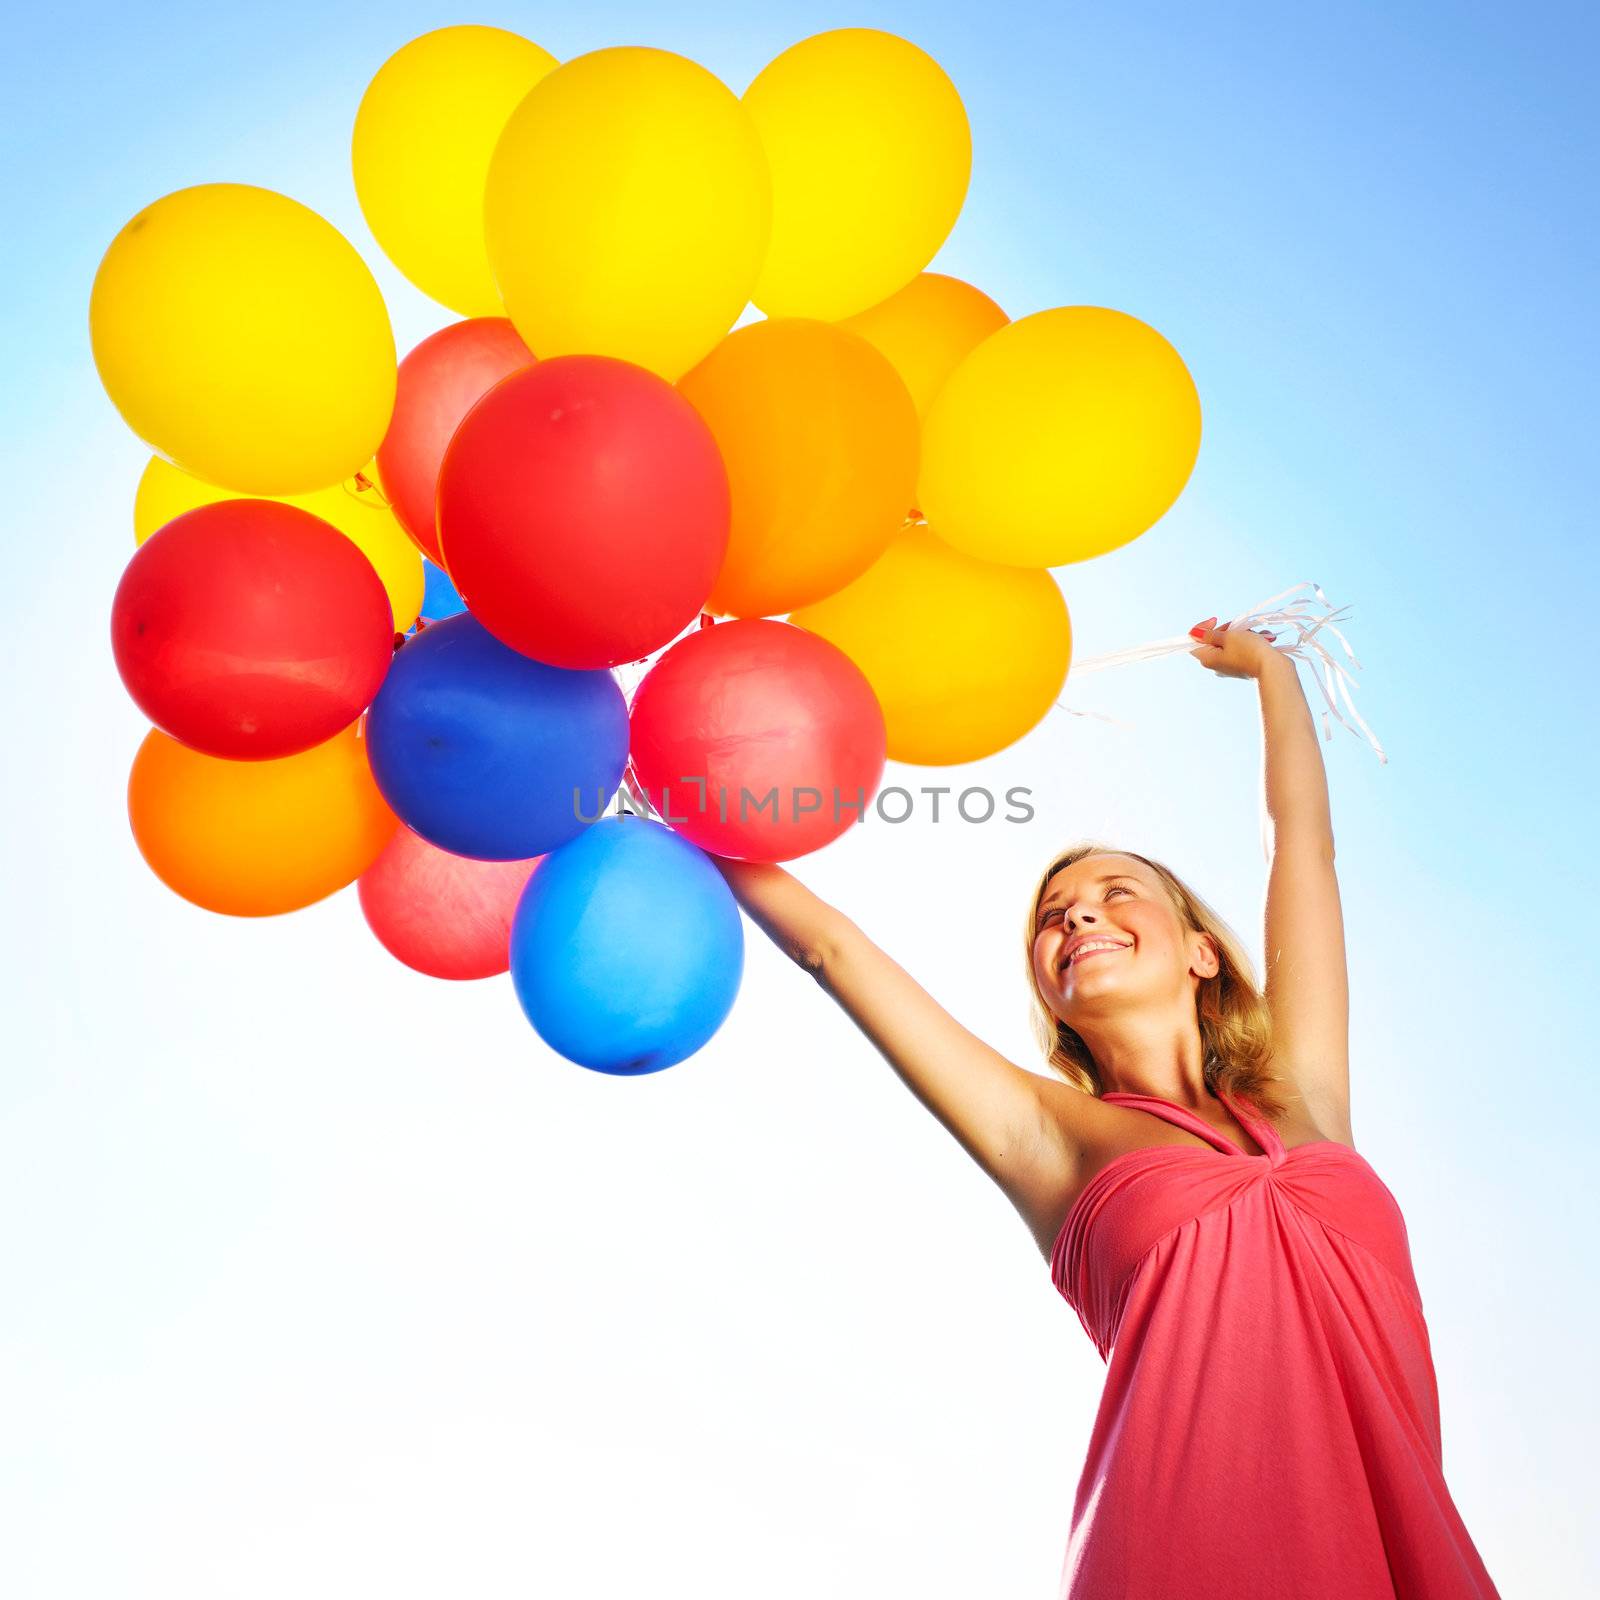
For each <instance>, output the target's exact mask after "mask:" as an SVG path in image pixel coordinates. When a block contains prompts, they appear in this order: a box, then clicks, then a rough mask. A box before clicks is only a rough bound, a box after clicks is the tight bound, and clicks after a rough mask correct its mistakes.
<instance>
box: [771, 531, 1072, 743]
mask: <svg viewBox="0 0 1600 1600" xmlns="http://www.w3.org/2000/svg"><path fill="white" fill-rule="evenodd" d="M789 621H790V622H792V623H794V624H796V625H797V626H798V627H802V628H805V629H807V630H809V631H810V632H812V633H816V634H820V635H821V636H822V637H823V638H824V639H826V640H828V641H829V643H830V644H833V645H836V646H837V647H838V648H839V649H840V650H842V651H843V652H844V653H845V654H846V655H847V656H849V657H850V659H851V660H852V661H853V662H855V664H856V665H857V666H858V667H860V669H861V671H862V673H863V674H864V675H865V677H866V679H867V681H868V682H869V683H870V684H871V685H872V692H873V693H874V694H875V695H876V696H877V697H878V704H879V705H880V706H882V707H883V720H884V723H885V725H886V727H887V729H888V735H889V744H888V753H889V755H890V757H891V758H892V759H893V760H895V761H910V762H915V763H918V764H920V765H923V766H952V765H954V764H956V763H957V762H962V761H977V760H980V759H981V758H982V757H984V756H989V755H993V754H994V753H995V752H996V751H997V750H1003V749H1005V748H1006V746H1007V745H1010V744H1014V743H1015V742H1016V741H1017V740H1018V739H1020V738H1021V737H1022V736H1023V734H1025V733H1026V732H1027V731H1028V730H1029V729H1030V728H1032V727H1034V726H1035V724H1037V723H1038V722H1039V720H1040V719H1041V718H1042V717H1043V716H1044V715H1045V713H1046V712H1047V711H1049V709H1050V707H1051V706H1052V705H1053V704H1054V702H1055V699H1056V696H1057V695H1058V694H1060V692H1061V685H1062V684H1063V682H1064V681H1065V680H1066V676H1067V668H1068V666H1069V664H1070V663H1071V660H1072V623H1071V620H1070V618H1069V617H1068V614H1067V605H1066V601H1065V600H1063V599H1062V597H1061V591H1060V589H1059V588H1057V586H1056V581H1055V579H1054V578H1053V577H1052V576H1051V575H1050V574H1049V573H1048V572H1044V571H1039V570H1032V571H1030V570H1025V569H1024V568H1021V567H1008V566H1001V565H999V564H998V563H996V562H993V561H979V560H976V559H975V558H974V557H972V556H969V555H963V554H962V553H961V552H960V551H959V550H953V549H951V547H950V546H949V545H948V544H946V543H945V542H944V541H943V540H942V539H940V538H939V537H937V535H935V534H934V533H933V532H932V531H931V530H930V529H929V528H928V527H926V526H924V525H923V524H920V523H913V524H911V525H909V526H907V527H906V528H904V529H903V530H902V531H901V532H900V533H899V534H897V535H896V536H895V538H894V540H893V541H892V542H891V544H890V545H889V548H888V549H887V550H886V551H885V552H884V553H883V555H882V556H881V557H880V558H879V560H878V561H877V562H876V563H874V565H873V566H872V567H871V569H870V570H869V571H867V572H865V573H864V574H863V575H862V576H861V577H859V578H857V579H856V581H855V582H854V583H852V584H850V585H849V587H848V588H845V589H841V590H840V591H839V592H838V593H837V594H834V595H830V596H829V597H828V598H827V599H826V600H823V601H821V602H820V603H819V604H817V605H814V606H806V607H804V608H803V609H801V610H799V611H795V612H794V613H792V614H791V615H790V617H789Z"/></svg>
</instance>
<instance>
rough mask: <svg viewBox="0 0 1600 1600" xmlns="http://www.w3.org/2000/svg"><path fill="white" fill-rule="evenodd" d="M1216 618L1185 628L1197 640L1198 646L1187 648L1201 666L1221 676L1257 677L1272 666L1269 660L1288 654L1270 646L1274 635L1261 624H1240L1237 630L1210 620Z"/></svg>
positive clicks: (1275, 636) (1282, 657)
mask: <svg viewBox="0 0 1600 1600" xmlns="http://www.w3.org/2000/svg"><path fill="white" fill-rule="evenodd" d="M1216 620H1217V619H1216V618H1215V617H1211V618H1209V619H1208V621H1206V622H1197V623H1196V624H1195V625H1194V627H1192V628H1191V629H1190V630H1189V632H1190V633H1191V634H1193V635H1194V637H1195V638H1197V639H1199V640H1201V644H1200V647H1199V648H1198V649H1196V650H1191V651H1190V652H1189V654H1190V655H1192V656H1193V657H1194V658H1195V660H1196V661H1198V662H1199V663H1200V665H1201V666H1202V667H1209V668H1210V669H1211V670H1212V671H1213V672H1215V673H1216V674H1218V676H1220V677H1223V678H1259V677H1260V676H1261V674H1262V673H1263V672H1266V671H1269V670H1272V669H1273V664H1274V663H1275V662H1279V661H1288V660H1289V659H1290V658H1289V657H1288V656H1286V655H1284V654H1283V653H1282V652H1281V651H1278V650H1275V649H1273V647H1272V641H1273V640H1274V639H1276V638H1277V635H1276V634H1275V633H1268V632H1267V631H1266V629H1264V628H1241V629H1239V630H1238V631H1237V632H1235V631H1233V630H1232V629H1230V627H1229V625H1228V624H1227V623H1226V622H1224V623H1223V624H1222V626H1221V627H1220V628H1216V627H1212V626H1211V625H1210V624H1211V623H1214V622H1215V621H1216Z"/></svg>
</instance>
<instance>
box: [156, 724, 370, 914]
mask: <svg viewBox="0 0 1600 1600" xmlns="http://www.w3.org/2000/svg"><path fill="white" fill-rule="evenodd" d="M361 728H362V724H361V722H360V720H359V719H358V720H357V721H355V722H353V723H351V724H350V726H349V727H348V728H346V729H345V730H344V732H343V733H340V734H337V735H335V736H334V737H333V738H332V739H329V740H328V741H327V742H326V743H324V744H319V745H313V746H312V747H311V749H309V750H302V751H301V752H300V754H299V755H293V756H283V757H281V758H280V759H278V760H274V761H225V760H223V759H222V758H220V757H218V756H207V755H202V754H201V753H200V752H199V751H198V750H191V749H189V748H188V747H187V746H186V745H181V744H179V743H178V741H177V740H176V739H170V738H168V737H167V735H166V734H164V733H162V732H160V730H159V729H155V728H152V729H151V730H150V732H149V733H148V734H147V735H146V736H145V741H144V743H143V744H142V745H140V746H139V753H138V754H137V755H136V756H135V757H134V758H133V771H132V772H131V773H130V774H129V776H128V820H129V821H130V822H131V823H132V824H133V837H134V841H135V843H137V845H138V846H139V851H140V853H141V854H142V855H143V856H144V858H145V861H146V862H147V863H148V864H149V866H150V869H151V871H152V872H154V873H155V875H156V876H157V877H158V878H160V879H161V881H162V882H163V883H164V884H166V886H167V887H168V888H169V889H171V890H173V891H174V892H175V893H177V894H181V895H182V896H183V898H184V899H185V900H191V901H193V902H194V904H195V905H197V906H203V907H205V909H206V910H207V911H221V912H224V913H226V914H227V915H228V916H233V917H271V916H277V915H278V914H279V913H281V912H284V911H298V910H299V909H300V908H301V907H302V906H309V905H311V904H313V903H314V902H315V901H318V900H321V899H323V898H325V897H326V896H327V895H330V894H332V893H333V892H334V890H336V889H342V888H343V887H344V886H345V885H346V884H347V883H354V882H355V880H356V879H357V878H359V877H360V876H361V874H362V873H363V872H365V871H366V870H367V868H368V867H370V866H371V865H372V863H373V862H374V861H375V860H377V858H378V854H379V852H380V851H381V850H382V849H383V847H384V845H386V844H387V843H388V842H389V836H390V834H392V833H393V832H394V830H395V828H396V826H397V825H398V822H397V819H396V817H395V815H394V813H393V812H392V811H391V810H390V809H389V808H388V806H387V805H385V804H384V802H383V797H382V796H381V795H380V794H379V793H378V786H377V784H375V783H374V782H373V780H372V773H371V771H370V769H369V768H368V766H367V751H366V744H365V741H364V740H363V738H362V733H361Z"/></svg>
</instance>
